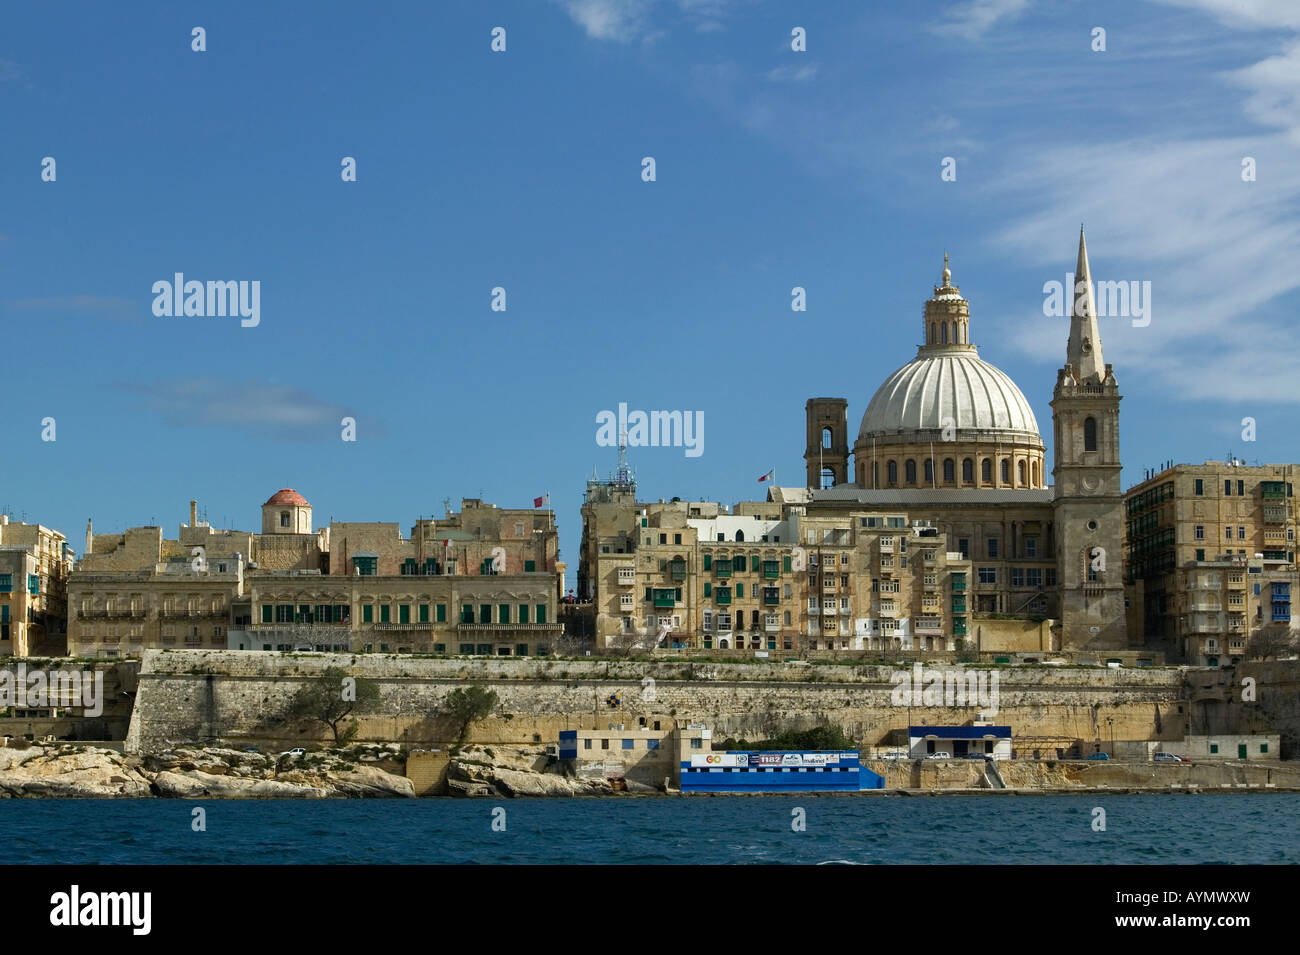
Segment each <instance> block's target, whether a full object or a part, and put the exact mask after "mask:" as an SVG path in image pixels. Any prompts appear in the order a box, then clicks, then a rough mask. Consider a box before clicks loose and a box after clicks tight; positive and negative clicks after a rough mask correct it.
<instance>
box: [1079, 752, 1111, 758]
mask: <svg viewBox="0 0 1300 955" xmlns="http://www.w3.org/2000/svg"><path fill="white" fill-rule="evenodd" d="M1083 758H1084V759H1110V753H1090V754H1089V755H1087V756H1085V757H1083Z"/></svg>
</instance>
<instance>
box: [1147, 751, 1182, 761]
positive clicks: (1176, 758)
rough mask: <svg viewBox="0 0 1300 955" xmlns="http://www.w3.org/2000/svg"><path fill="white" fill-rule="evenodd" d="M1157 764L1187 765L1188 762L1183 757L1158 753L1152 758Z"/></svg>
mask: <svg viewBox="0 0 1300 955" xmlns="http://www.w3.org/2000/svg"><path fill="white" fill-rule="evenodd" d="M1151 758H1152V759H1153V760H1154V761H1155V762H1157V763H1185V762H1187V760H1185V759H1183V757H1181V756H1175V755H1174V754H1173V753H1156V754H1155V755H1154V756H1152V757H1151Z"/></svg>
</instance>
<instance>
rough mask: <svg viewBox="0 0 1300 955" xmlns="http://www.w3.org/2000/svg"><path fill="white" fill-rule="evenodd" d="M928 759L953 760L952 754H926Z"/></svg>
mask: <svg viewBox="0 0 1300 955" xmlns="http://www.w3.org/2000/svg"><path fill="white" fill-rule="evenodd" d="M925 758H926V759H952V753H926V754H925Z"/></svg>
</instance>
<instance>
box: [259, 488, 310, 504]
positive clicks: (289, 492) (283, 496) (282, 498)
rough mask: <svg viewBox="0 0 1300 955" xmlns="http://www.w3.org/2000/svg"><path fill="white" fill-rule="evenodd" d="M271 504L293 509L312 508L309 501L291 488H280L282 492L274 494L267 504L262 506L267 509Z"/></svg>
mask: <svg viewBox="0 0 1300 955" xmlns="http://www.w3.org/2000/svg"><path fill="white" fill-rule="evenodd" d="M270 504H277V505H280V504H288V505H291V506H293V507H311V505H310V504H308V503H307V499H306V498H305V497H303V496H302V495H301V494H299V493H298V492H297V491H295V490H294V489H293V488H291V487H282V488H280V490H278V491H276V492H275V493H274V494H272V495H271V497H270V499H269V500H267V502H266V504H263V505H262V506H263V507H266V506H267V505H270Z"/></svg>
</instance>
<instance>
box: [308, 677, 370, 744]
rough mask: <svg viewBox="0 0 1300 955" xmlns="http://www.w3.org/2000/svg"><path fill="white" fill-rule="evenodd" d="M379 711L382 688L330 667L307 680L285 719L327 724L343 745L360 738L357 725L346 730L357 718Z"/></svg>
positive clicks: (337, 741) (352, 725) (336, 739)
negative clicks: (347, 723) (354, 717)
mask: <svg viewBox="0 0 1300 955" xmlns="http://www.w3.org/2000/svg"><path fill="white" fill-rule="evenodd" d="M378 708H379V684H378V683H376V682H375V681H374V680H367V679H366V678H365V677H360V676H358V677H353V676H349V675H348V672H347V671H346V670H344V669H342V668H340V667H330V668H328V669H327V670H325V671H324V672H323V673H321V675H320V676H318V677H313V678H312V679H310V680H308V681H307V682H306V683H304V684H303V686H302V687H301V688H300V689H299V690H298V692H297V693H295V694H294V696H293V699H292V700H290V701H289V709H288V712H287V713H286V716H287V717H288V718H289V719H291V720H306V721H309V722H313V723H324V724H325V725H326V726H328V727H329V729H330V732H331V733H333V734H334V742H335V743H342V742H346V741H347V740H350V739H352V737H354V736H356V734H357V724H356V722H355V721H353V722H352V723H351V725H349V726H347V727H344V725H343V724H344V723H345V722H347V721H348V720H351V719H352V717H353V716H354V715H359V714H361V713H371V712H374V711H375V710H377V709H378Z"/></svg>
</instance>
